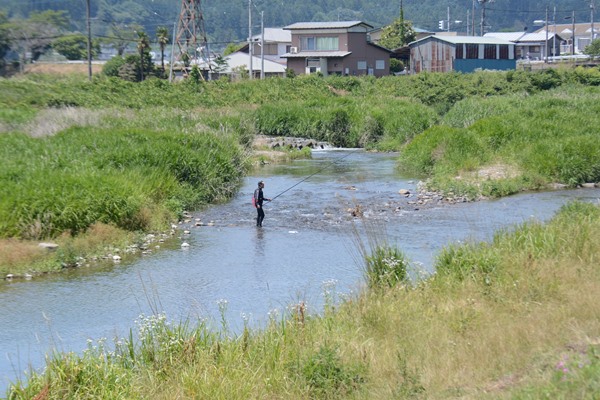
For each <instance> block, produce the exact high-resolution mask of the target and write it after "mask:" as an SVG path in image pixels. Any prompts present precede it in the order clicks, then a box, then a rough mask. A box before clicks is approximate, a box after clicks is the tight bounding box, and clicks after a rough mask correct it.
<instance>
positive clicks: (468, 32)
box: [467, 8, 470, 36]
mask: <svg viewBox="0 0 600 400" xmlns="http://www.w3.org/2000/svg"><path fill="white" fill-rule="evenodd" d="M469 33H470V31H469V9H468V8H467V36H469Z"/></svg>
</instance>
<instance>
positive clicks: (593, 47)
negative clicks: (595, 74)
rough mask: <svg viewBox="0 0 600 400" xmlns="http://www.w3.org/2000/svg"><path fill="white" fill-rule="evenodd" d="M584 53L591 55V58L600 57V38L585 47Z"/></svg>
mask: <svg viewBox="0 0 600 400" xmlns="http://www.w3.org/2000/svg"><path fill="white" fill-rule="evenodd" d="M583 54H585V55H588V56H590V59H591V60H594V59H595V58H596V57H600V39H595V40H594V41H593V42H592V43H590V44H589V45H587V46H586V47H585V49H583Z"/></svg>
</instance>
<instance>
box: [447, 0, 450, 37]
mask: <svg viewBox="0 0 600 400" xmlns="http://www.w3.org/2000/svg"><path fill="white" fill-rule="evenodd" d="M446 10H447V13H446V17H447V18H448V26H447V27H446V32H450V6H448V8H447V9H446Z"/></svg>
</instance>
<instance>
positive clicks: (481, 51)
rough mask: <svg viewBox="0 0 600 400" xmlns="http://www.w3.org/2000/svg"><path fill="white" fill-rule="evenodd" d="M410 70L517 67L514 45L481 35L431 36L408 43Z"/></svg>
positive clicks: (416, 72)
mask: <svg viewBox="0 0 600 400" xmlns="http://www.w3.org/2000/svg"><path fill="white" fill-rule="evenodd" d="M409 47H410V69H411V73H413V74H418V73H420V72H450V71H458V72H473V71H475V70H477V69H489V70H509V69H515V68H516V65H517V64H516V60H515V44H514V43H512V42H509V41H508V40H502V39H498V38H492V37H480V36H436V35H432V36H428V37H426V38H423V39H420V40H417V41H414V42H412V43H410V44H409Z"/></svg>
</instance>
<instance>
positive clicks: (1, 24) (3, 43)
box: [0, 12, 10, 75]
mask: <svg viewBox="0 0 600 400" xmlns="http://www.w3.org/2000/svg"><path fill="white" fill-rule="evenodd" d="M7 22H8V18H7V17H6V14H5V13H3V12H0V75H2V72H3V70H4V65H5V61H4V56H6V53H8V51H9V50H10V38H9V32H8V26H7Z"/></svg>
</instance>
